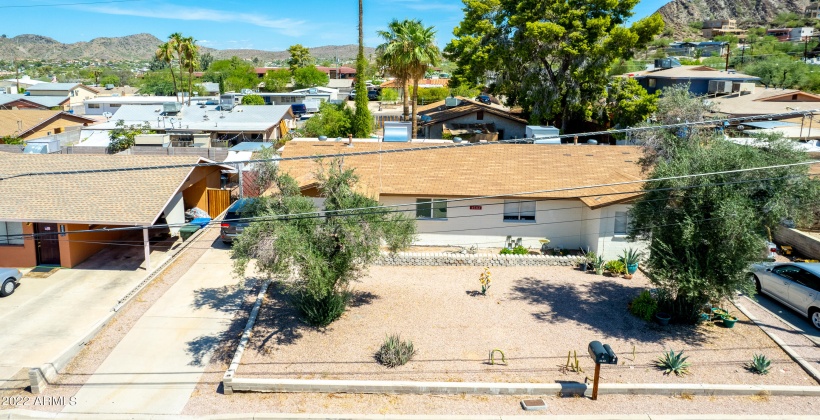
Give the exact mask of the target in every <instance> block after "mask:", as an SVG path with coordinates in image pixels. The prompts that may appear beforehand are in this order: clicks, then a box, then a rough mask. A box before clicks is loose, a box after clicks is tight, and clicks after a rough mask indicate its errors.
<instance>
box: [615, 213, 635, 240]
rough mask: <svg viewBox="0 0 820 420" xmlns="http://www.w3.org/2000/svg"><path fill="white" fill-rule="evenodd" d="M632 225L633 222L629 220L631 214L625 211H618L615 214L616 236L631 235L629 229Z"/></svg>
mask: <svg viewBox="0 0 820 420" xmlns="http://www.w3.org/2000/svg"><path fill="white" fill-rule="evenodd" d="M631 225H632V221H631V220H629V213H627V212H625V211H616V212H615V234H616V235H627V234H629V227H630V226H631Z"/></svg>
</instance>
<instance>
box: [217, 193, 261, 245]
mask: <svg viewBox="0 0 820 420" xmlns="http://www.w3.org/2000/svg"><path fill="white" fill-rule="evenodd" d="M252 203H253V199H252V198H240V199H239V200H237V201H236V202H235V203H233V204H231V206H230V207H228V211H227V212H226V213H225V218H224V219H222V223H221V224H220V229H219V237H220V238H221V239H222V243H225V244H230V243H232V242H233V239H234V238H236V237H237V236H238V235H239V234H241V233H242V231H243V230H244V229H245V228H246V227H248V225H249V224H250V221H248V220H247V218H248V217H250V216H251V212H250V205H251V204H252Z"/></svg>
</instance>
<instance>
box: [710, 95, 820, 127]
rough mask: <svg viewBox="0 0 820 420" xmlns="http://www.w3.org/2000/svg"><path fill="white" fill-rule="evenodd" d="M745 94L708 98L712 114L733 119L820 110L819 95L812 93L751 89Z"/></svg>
mask: <svg viewBox="0 0 820 420" xmlns="http://www.w3.org/2000/svg"><path fill="white" fill-rule="evenodd" d="M747 92H748V93H740V92H736V93H732V94H730V95H725V96H718V97H716V98H709V101H710V102H711V103H712V104H713V107H712V108H713V112H714V113H715V114H719V115H720V116H725V117H729V118H735V117H748V116H754V115H765V114H782V113H787V112H790V111H800V110H806V111H808V110H811V109H820V95H816V94H813V93H808V92H803V91H800V90H795V89H786V90H784V89H766V88H760V87H757V88H755V87H753V88H752V89H751V90H749V91H747ZM743 124H746V123H743ZM818 134H820V133H818Z"/></svg>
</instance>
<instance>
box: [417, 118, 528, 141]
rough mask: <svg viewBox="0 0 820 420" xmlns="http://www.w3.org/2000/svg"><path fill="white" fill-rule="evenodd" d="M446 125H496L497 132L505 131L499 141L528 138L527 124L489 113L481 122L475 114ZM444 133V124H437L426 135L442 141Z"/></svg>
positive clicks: (449, 121)
mask: <svg viewBox="0 0 820 420" xmlns="http://www.w3.org/2000/svg"><path fill="white" fill-rule="evenodd" d="M446 123H448V124H449V123H458V124H489V123H494V124H495V129H496V130H497V131H501V130H503V131H504V136H503V138H502V137H501V136H499V138H498V139H499V140H509V139H512V138H518V139H522V138H524V137H525V136H526V124H522V123H519V122H516V121H512V120H508V119H506V118H502V117H499V116H497V115H494V114H491V113H489V112H485V113H484V118H483V119H481V120H479V119H478V115H477V113H475V112H473V113H471V114H467V115H462V116H460V117H457V118H453V119H452V120H448V121H447V122H446ZM442 132H443V124H435V125H432V126H430V127H428V128H427V131H426V135H427V138H430V139H440V138H441V136H442Z"/></svg>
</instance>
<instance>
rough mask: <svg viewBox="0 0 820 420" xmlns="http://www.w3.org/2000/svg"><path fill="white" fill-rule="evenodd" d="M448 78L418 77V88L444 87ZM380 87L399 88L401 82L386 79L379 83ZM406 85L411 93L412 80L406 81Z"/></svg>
mask: <svg viewBox="0 0 820 420" xmlns="http://www.w3.org/2000/svg"><path fill="white" fill-rule="evenodd" d="M448 82H449V79H419V88H437V87H443V88H446V87H447V84H448ZM380 87H381V88H382V89H384V88H391V89H401V84H400V83H399V81H398V80H397V79H393V80H388V81H386V82H384V83H382V84H381V86H380ZM407 87H408V88H409V89H410V94H411V95H412V94H413V81H412V80H408V81H407Z"/></svg>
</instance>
